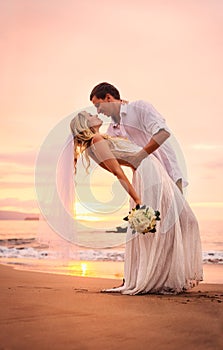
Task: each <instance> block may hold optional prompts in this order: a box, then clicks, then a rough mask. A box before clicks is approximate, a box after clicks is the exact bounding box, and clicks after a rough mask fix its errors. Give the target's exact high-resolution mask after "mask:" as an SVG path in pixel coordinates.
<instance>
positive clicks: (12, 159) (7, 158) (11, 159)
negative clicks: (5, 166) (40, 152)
mask: <svg viewBox="0 0 223 350" xmlns="http://www.w3.org/2000/svg"><path fill="white" fill-rule="evenodd" d="M0 159H1V163H14V164H20V165H28V166H33V165H34V164H35V160H36V152H35V151H26V152H13V153H0Z"/></svg>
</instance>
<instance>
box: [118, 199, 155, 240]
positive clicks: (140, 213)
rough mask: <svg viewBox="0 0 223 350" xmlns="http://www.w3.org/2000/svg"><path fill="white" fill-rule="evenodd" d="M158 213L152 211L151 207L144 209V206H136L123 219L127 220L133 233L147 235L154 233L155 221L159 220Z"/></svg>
mask: <svg viewBox="0 0 223 350" xmlns="http://www.w3.org/2000/svg"><path fill="white" fill-rule="evenodd" d="M159 215H160V213H159V212H158V211H154V209H153V208H151V207H146V206H145V205H144V206H142V207H141V208H140V207H139V206H138V207H136V208H134V209H132V211H131V212H130V213H129V215H128V216H127V217H126V218H124V220H128V221H129V224H130V227H131V229H132V230H133V233H135V232H138V233H143V234H144V233H147V232H156V221H157V220H160V218H159Z"/></svg>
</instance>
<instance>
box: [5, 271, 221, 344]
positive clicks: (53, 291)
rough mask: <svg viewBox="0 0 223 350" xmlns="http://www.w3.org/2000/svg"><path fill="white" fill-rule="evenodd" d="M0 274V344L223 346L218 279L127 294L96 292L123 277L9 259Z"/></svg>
mask: <svg viewBox="0 0 223 350" xmlns="http://www.w3.org/2000/svg"><path fill="white" fill-rule="evenodd" d="M221 271H222V270H221ZM0 280H1V315H0V317H1V327H0V349H78V350H79V349H118V348H120V349H127V350H131V349H149V348H150V349H153V348H156V349H159V350H160V349H171V350H172V349H196V350H199V349H202V350H204V349H210V350H213V349H219V350H220V349H222V348H223V341H222V330H223V329H222V325H223V315H222V310H223V285H222V284H203V283H202V284H200V285H199V286H198V287H196V288H194V289H193V290H191V291H189V292H187V293H183V294H180V295H176V296H170V295H165V296H164V295H143V296H124V295H119V294H116V293H113V294H104V293H100V290H101V289H103V288H110V287H113V286H116V285H117V284H119V283H120V280H114V279H102V278H89V277H74V276H63V275H55V274H46V273H38V272H30V271H17V270H14V269H12V268H11V267H6V266H0Z"/></svg>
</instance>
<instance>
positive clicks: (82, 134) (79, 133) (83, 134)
mask: <svg viewBox="0 0 223 350" xmlns="http://www.w3.org/2000/svg"><path fill="white" fill-rule="evenodd" d="M86 115H88V113H87V112H86V111H82V112H80V113H78V114H77V115H76V116H75V117H74V118H73V119H72V120H71V122H70V128H71V132H72V134H73V139H74V168H75V172H76V163H77V160H78V157H79V156H80V155H81V154H82V153H83V152H84V156H85V160H86V163H87V165H86V166H85V167H86V170H88V168H89V166H90V159H89V155H88V152H87V151H86V150H87V148H88V147H90V145H91V140H92V138H93V137H94V135H95V132H94V130H93V128H89V125H88V119H87V118H86ZM82 161H83V158H82Z"/></svg>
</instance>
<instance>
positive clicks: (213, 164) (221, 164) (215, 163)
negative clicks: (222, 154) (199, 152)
mask: <svg viewBox="0 0 223 350" xmlns="http://www.w3.org/2000/svg"><path fill="white" fill-rule="evenodd" d="M203 166H204V167H205V168H208V169H209V170H213V171H215V170H216V169H221V168H223V160H222V159H221V160H212V161H209V162H205V163H203Z"/></svg>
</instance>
